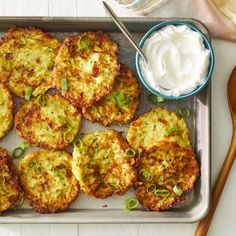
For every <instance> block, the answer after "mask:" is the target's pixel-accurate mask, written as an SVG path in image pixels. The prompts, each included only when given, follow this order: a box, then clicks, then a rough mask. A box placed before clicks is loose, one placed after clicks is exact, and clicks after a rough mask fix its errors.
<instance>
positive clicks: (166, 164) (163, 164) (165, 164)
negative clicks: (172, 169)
mask: <svg viewBox="0 0 236 236" xmlns="http://www.w3.org/2000/svg"><path fill="white" fill-rule="evenodd" d="M162 166H163V167H164V168H166V167H168V166H169V164H168V161H167V160H163V162H162Z"/></svg>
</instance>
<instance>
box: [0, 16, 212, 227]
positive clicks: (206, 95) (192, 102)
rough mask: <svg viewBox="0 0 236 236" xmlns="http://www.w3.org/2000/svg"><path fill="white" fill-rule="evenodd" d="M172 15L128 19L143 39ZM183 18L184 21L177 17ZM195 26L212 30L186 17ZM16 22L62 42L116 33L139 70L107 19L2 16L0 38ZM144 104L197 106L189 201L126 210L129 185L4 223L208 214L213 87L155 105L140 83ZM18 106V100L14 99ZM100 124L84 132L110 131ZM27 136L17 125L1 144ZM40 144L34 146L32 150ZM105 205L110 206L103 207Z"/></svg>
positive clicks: (126, 49)
mask: <svg viewBox="0 0 236 236" xmlns="http://www.w3.org/2000/svg"><path fill="white" fill-rule="evenodd" d="M165 20H173V19H157V18H156V19H152V18H124V19H123V21H124V23H125V24H126V25H127V27H128V28H129V30H130V31H131V32H132V35H133V36H134V38H135V40H136V41H137V42H138V41H139V40H140V39H141V37H142V36H143V34H144V32H145V31H147V30H148V29H149V28H150V27H152V26H153V25H155V24H156V23H158V22H161V21H165ZM177 20H181V19H177ZM185 20H186V21H190V22H192V23H193V24H196V25H197V26H198V27H200V28H201V29H202V31H203V32H204V33H206V34H208V32H207V29H206V28H205V27H204V26H203V25H201V23H199V22H198V21H195V20H191V19H185ZM13 25H18V26H34V27H39V28H41V29H43V30H44V31H49V32H51V33H52V35H53V36H54V37H56V38H58V39H59V40H60V41H63V39H64V38H65V37H66V36H67V35H69V34H77V33H79V32H81V31H88V30H103V31H104V32H108V33H110V34H111V36H112V38H113V39H114V40H115V41H117V42H118V43H119V48H120V54H119V55H120V62H122V63H124V64H126V65H128V66H130V67H131V68H132V69H133V70H135V65H134V57H135V51H134V49H133V48H132V46H131V45H130V44H129V42H128V41H127V40H126V38H125V37H124V36H123V35H122V34H121V33H120V32H119V30H118V29H117V28H116V26H115V25H114V24H113V23H112V22H111V21H110V20H109V19H106V18H31V17H28V18H27V17H24V18H21V17H16V18H10V17H5V18H0V36H1V37H2V36H3V35H4V34H5V33H6V31H7V30H8V29H9V28H10V27H11V26H13ZM141 88H142V89H141V94H142V96H141V104H140V106H139V109H138V112H137V114H136V117H138V116H139V115H140V114H141V113H143V112H146V111H148V110H150V108H151V107H153V106H156V107H158V106H161V107H165V108H167V109H169V110H171V111H178V109H179V108H181V107H187V108H190V109H191V110H192V112H191V116H190V117H189V118H188V119H187V123H188V127H189V130H190V136H191V141H192V145H193V148H194V151H195V153H196V154H197V159H198V162H199V164H200V170H201V175H200V177H199V178H198V181H197V184H196V186H195V188H194V190H193V191H191V192H190V193H189V194H188V196H187V198H186V200H185V201H183V202H181V203H178V204H176V205H175V206H174V208H173V209H172V210H169V211H165V212H151V211H146V210H143V209H142V207H141V206H140V207H139V208H138V209H137V210H134V211H126V210H124V206H123V203H124V200H125V199H127V198H129V197H131V196H134V191H133V189H130V190H129V191H128V192H127V193H126V194H125V195H123V196H116V195H113V196H112V197H110V198H107V199H104V200H98V199H92V198H89V197H87V196H86V195H85V194H84V193H82V192H80V194H79V197H78V198H77V200H76V201H75V202H74V203H73V204H72V205H71V207H70V208H69V209H68V210H67V211H66V212H62V213H57V214H39V213H36V212H34V211H33V210H31V208H30V207H29V206H28V201H26V202H25V203H24V205H23V206H22V208H20V209H17V210H10V211H8V212H6V213H4V214H3V215H2V216H1V217H0V222H1V223H121V222H122V223H139V222H142V223H151V222H186V223H187V222H195V221H198V220H199V219H201V218H202V217H204V215H205V214H206V213H207V210H208V208H209V203H210V106H211V102H210V85H208V86H207V88H205V89H204V90H203V91H202V92H201V93H200V94H198V95H196V96H195V97H192V98H189V99H186V100H183V101H166V102H164V103H160V104H158V105H152V104H150V102H149V101H148V100H147V95H148V94H149V93H148V92H147V90H146V89H145V88H144V87H143V86H142V85H141ZM15 102H16V104H17V105H16V110H17V107H18V104H19V99H17V98H15ZM128 126H129V125H125V126H122V127H120V126H111V127H110V128H113V129H115V130H118V131H124V134H125V133H126V131H127V128H128ZM105 129H106V128H105V127H103V126H101V125H99V124H92V123H91V122H89V121H86V120H85V119H84V120H83V125H82V130H81V132H82V133H90V132H93V131H96V130H105ZM21 142H22V139H21V138H19V136H18V134H17V133H16V132H15V130H14V129H12V130H11V131H10V133H9V134H8V135H7V136H6V137H5V138H4V139H3V140H2V141H1V142H0V146H1V147H4V148H6V149H7V150H8V152H9V154H11V153H12V150H13V149H14V148H15V147H17V146H19V144H20V143H21ZM36 149H38V148H30V149H29V150H28V151H27V153H29V152H31V151H33V150H36ZM104 206H106V207H104Z"/></svg>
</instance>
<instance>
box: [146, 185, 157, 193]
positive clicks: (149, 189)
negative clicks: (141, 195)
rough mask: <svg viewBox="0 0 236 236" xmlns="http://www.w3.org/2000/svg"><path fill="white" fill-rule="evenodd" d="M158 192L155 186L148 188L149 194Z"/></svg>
mask: <svg viewBox="0 0 236 236" xmlns="http://www.w3.org/2000/svg"><path fill="white" fill-rule="evenodd" d="M155 191H156V185H155V184H149V185H148V186H147V192H148V193H153V192H155Z"/></svg>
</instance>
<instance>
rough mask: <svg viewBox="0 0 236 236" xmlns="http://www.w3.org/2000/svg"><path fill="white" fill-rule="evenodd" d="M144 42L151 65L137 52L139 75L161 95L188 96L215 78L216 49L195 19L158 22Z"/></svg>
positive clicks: (156, 93)
mask: <svg viewBox="0 0 236 236" xmlns="http://www.w3.org/2000/svg"><path fill="white" fill-rule="evenodd" d="M140 46H141V48H142V49H143V51H144V54H145V55H146V57H147V59H148V64H149V66H148V68H147V66H145V63H144V62H143V61H142V59H141V57H140V55H139V54H138V53H137V54H136V68H137V72H138V75H139V78H140V80H141V82H142V83H143V84H144V85H145V87H146V88H147V89H148V90H149V91H151V92H152V93H153V94H155V95H157V96H162V97H164V98H166V99H170V100H178V99H183V98H187V97H189V96H192V95H194V94H196V93H198V92H199V91H200V90H201V89H202V88H204V87H205V86H206V84H207V82H208V81H209V80H210V78H211V74H212V72H213V68H214V53H213V49H212V47H211V44H210V42H209V40H208V39H207V37H206V36H205V35H204V34H203V33H202V32H201V31H200V30H199V29H198V28H197V27H196V26H195V25H193V24H191V23H188V22H179V21H168V22H163V23H160V24H157V25H156V26H154V27H153V28H151V29H150V30H149V31H148V32H147V33H146V34H145V35H144V37H143V38H142V40H141V42H140ZM163 88H168V89H163Z"/></svg>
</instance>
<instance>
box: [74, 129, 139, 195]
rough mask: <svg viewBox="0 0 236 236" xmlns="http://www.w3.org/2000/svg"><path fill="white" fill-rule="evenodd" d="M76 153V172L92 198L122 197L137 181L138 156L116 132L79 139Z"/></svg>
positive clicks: (100, 132)
mask: <svg viewBox="0 0 236 236" xmlns="http://www.w3.org/2000/svg"><path fill="white" fill-rule="evenodd" d="M76 143H77V145H76V147H74V151H73V163H72V168H73V173H74V175H75V176H76V178H77V179H78V181H79V183H80V186H81V189H82V190H83V191H84V192H85V193H86V194H88V195H89V196H92V197H96V198H106V197H108V196H111V195H112V194H113V193H117V194H119V195H122V194H123V193H124V192H125V191H127V190H128V188H129V187H130V186H132V185H133V184H134V183H135V181H136V171H135V168H134V164H135V158H134V156H130V155H127V154H126V153H127V149H129V145H128V144H127V143H126V142H125V141H124V140H123V139H122V137H121V134H120V133H118V132H116V131H114V130H106V131H103V132H102V131H97V132H95V133H91V134H87V135H83V136H82V137H81V138H80V139H79V140H77V142H76Z"/></svg>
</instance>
